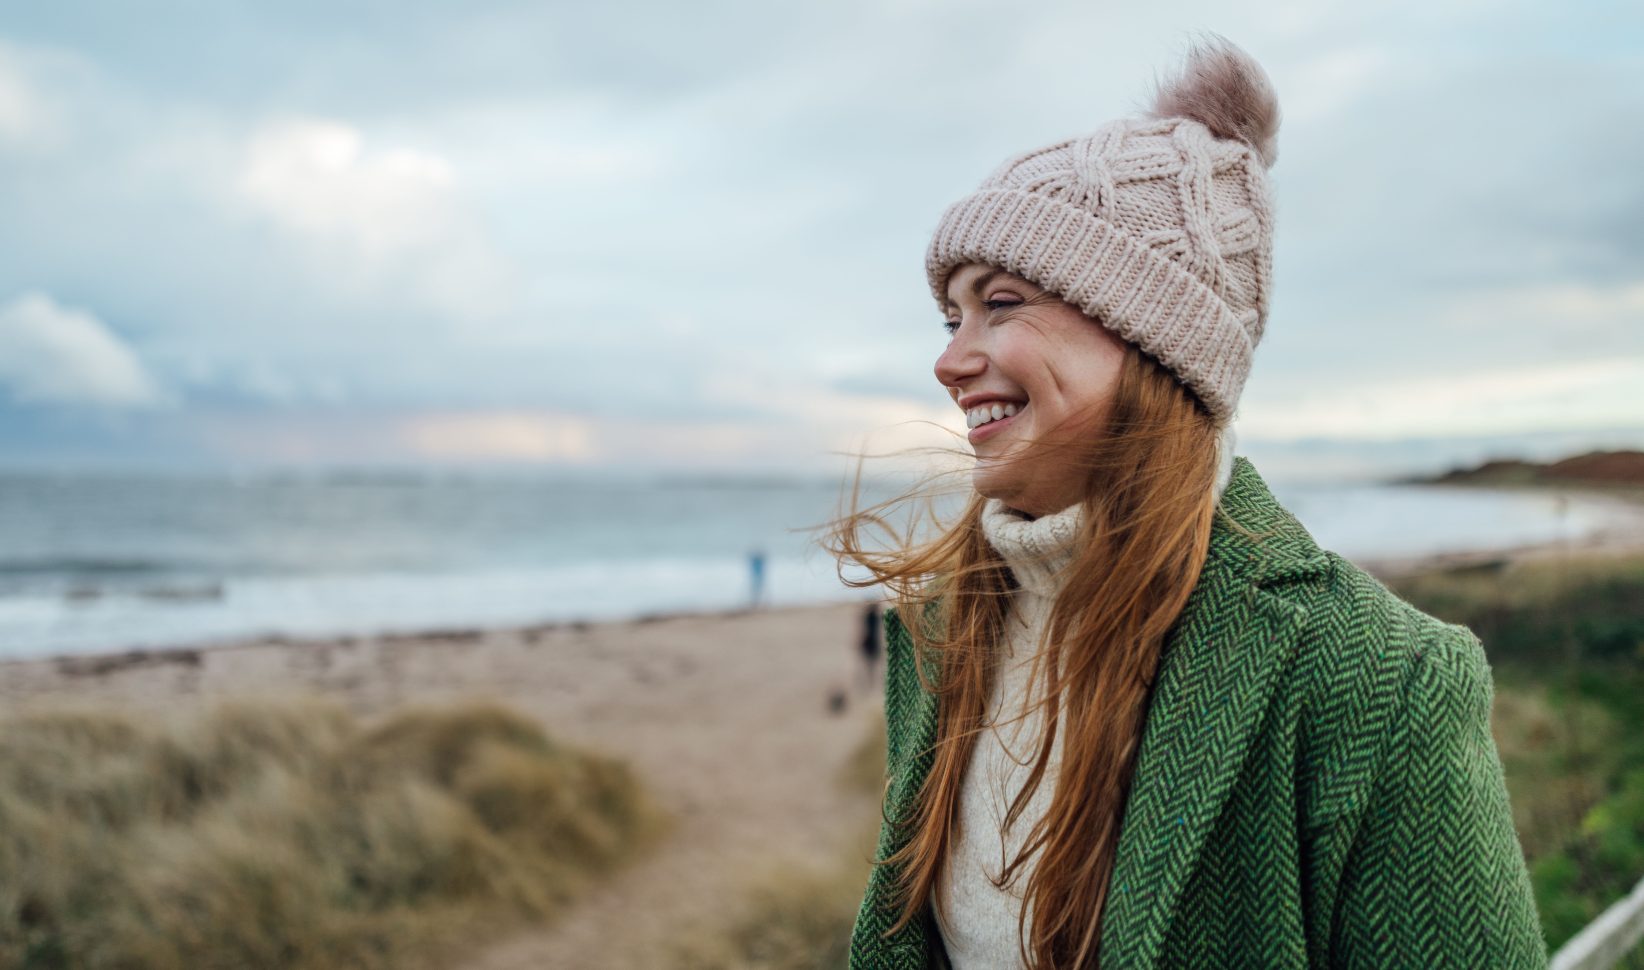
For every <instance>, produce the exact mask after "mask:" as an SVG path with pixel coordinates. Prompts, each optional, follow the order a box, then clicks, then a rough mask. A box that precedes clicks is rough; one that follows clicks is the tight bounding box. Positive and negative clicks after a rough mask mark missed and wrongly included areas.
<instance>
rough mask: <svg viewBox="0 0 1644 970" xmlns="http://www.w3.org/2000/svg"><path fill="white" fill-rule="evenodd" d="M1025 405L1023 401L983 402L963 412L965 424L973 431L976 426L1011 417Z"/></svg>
mask: <svg viewBox="0 0 1644 970" xmlns="http://www.w3.org/2000/svg"><path fill="white" fill-rule="evenodd" d="M1025 407H1027V405H1026V404H1025V403H1024V404H1017V403H1015V402H1014V401H1012V402H1010V403H1000V402H998V401H995V402H993V403H992V404H983V405H980V406H978V407H974V408H970V409H969V410H967V411H966V412H965V426H966V427H967V428H969V429H970V430H972V431H975V430H976V429H977V428H980V427H984V426H986V425H989V424H992V423H993V422H995V421H1003V420H1004V419H1006V418H1013V417H1015V416H1016V415H1017V414H1018V413H1019V412H1020V411H1021V410H1022V409H1023V408H1025Z"/></svg>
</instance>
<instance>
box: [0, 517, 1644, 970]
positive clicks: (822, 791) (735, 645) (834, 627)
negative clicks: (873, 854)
mask: <svg viewBox="0 0 1644 970" xmlns="http://www.w3.org/2000/svg"><path fill="white" fill-rule="evenodd" d="M1616 501H1618V502H1622V503H1625V504H1627V505H1628V506H1629V507H1630V508H1631V509H1632V515H1631V516H1630V517H1629V518H1625V519H1624V520H1621V521H1622V525H1620V526H1618V527H1617V528H1615V529H1612V530H1610V531H1607V532H1605V533H1604V534H1602V535H1600V536H1596V537H1593V538H1591V539H1589V540H1585V541H1582V542H1579V543H1565V544H1562V545H1547V546H1534V547H1526V548H1521V549H1514V550H1495V551H1490V552H1477V553H1452V554H1446V555H1443V556H1426V557H1417V558H1409V559H1404V560H1387V561H1381V562H1365V563H1364V565H1365V566H1367V567H1368V568H1370V569H1371V570H1372V571H1374V572H1376V573H1378V574H1379V575H1382V576H1384V577H1386V576H1391V575H1393V574H1395V573H1397V572H1400V571H1404V570H1410V569H1419V568H1423V567H1425V566H1432V565H1439V566H1448V567H1455V566H1466V565H1471V564H1477V563H1480V562H1494V563H1497V564H1507V563H1511V562H1513V561H1519V560H1528V559H1538V558H1544V557H1548V556H1558V555H1582V556H1586V555H1595V554H1596V555H1605V554H1619V553H1625V552H1636V551H1640V550H1644V505H1640V504H1638V503H1637V502H1635V501H1630V500H1628V499H1624V498H1617V499H1616ZM1628 523H1630V524H1628ZM862 608H863V607H862V605H861V604H834V605H821V606H810V607H800V608H785V609H770V610H760V611H752V612H746V611H744V612H734V613H719V614H699V615H679V616H667V617H656V618H647V619H636V620H629V621H623V622H612V623H596V624H590V623H569V624H552V625H540V626H528V627H520V628H513V629H496V630H479V629H473V630H470V629H459V630H446V631H428V632H425V633H421V634H415V635H383V636H365V637H342V638H329V639H315V640H291V639H264V640H256V641H249V642H238V643H226V644H220V645H214V646H209V647H200V648H192V647H191V648H180V649H170V650H147V651H132V652H127V653H113V654H100V655H88V656H65V657H56V658H43V659H26V660H13V661H8V662H3V663H0V702H3V703H5V704H6V705H8V706H12V707H15V706H18V705H25V704H28V703H31V702H50V701H53V700H64V699H69V700H74V701H77V702H93V703H101V702H107V703H110V704H119V705H135V706H138V707H154V708H166V709H172V708H177V707H179V706H188V705H194V704H201V703H206V702H209V701H211V700H213V699H217V698H224V697H231V696H245V695H255V694H281V693H287V692H304V693H320V694H324V695H327V696H330V697H334V698H337V699H340V700H342V701H344V702H345V703H346V704H347V705H348V706H349V707H351V708H352V709H353V710H354V711H355V712H356V713H359V714H361V715H364V716H370V715H373V714H376V713H379V712H382V711H385V710H387V709H389V708H393V707H396V706H399V705H403V704H408V703H418V702H442V701H451V700H457V699H468V698H486V699H494V700H498V701H501V702H503V703H506V704H508V705H511V706H513V707H515V708H517V709H518V710H520V711H522V712H524V713H526V714H528V715H530V716H532V717H535V718H538V719H540V721H541V723H542V724H543V725H544V727H545V728H546V729H547V730H549V731H550V732H551V733H552V734H553V735H554V736H556V737H559V738H563V739H564V740H566V741H569V742H573V743H576V744H578V745H582V746H584V747H587V748H589V749H593V750H598V751H602V752H606V753H609V754H612V755H615V756H618V757H621V758H624V759H626V760H627V761H628V762H629V763H630V764H632V765H633V767H634V768H635V769H636V770H637V772H638V773H639V775H640V777H641V778H642V779H643V780H644V782H645V783H646V784H647V785H648V786H649V788H650V789H651V791H652V792H653V793H654V794H655V795H656V797H657V799H658V800H659V801H660V802H661V804H662V805H663V807H664V808H665V809H666V810H667V811H668V812H669V813H670V814H671V815H672V817H673V818H674V820H675V828H674V830H673V831H672V833H671V835H670V836H669V837H668V838H667V839H666V840H665V841H664V842H663V843H662V844H661V845H660V846H659V847H658V848H657V849H656V850H655V851H654V852H653V853H652V854H650V855H648V856H646V857H644V858H642V859H640V860H639V861H638V862H636V863H634V864H633V865H631V866H629V867H628V868H625V869H623V870H621V871H619V872H618V873H617V874H616V875H615V876H614V877H613V878H611V879H610V880H609V881H607V882H605V883H602V884H601V885H599V886H598V887H596V888H595V889H593V890H592V891H591V893H590V894H589V895H588V896H587V897H586V898H584V899H583V900H582V901H580V902H579V903H577V904H576V905H575V906H574V907H573V908H572V909H571V910H570V911H569V912H568V913H567V914H565V916H564V917H563V918H562V919H560V920H559V921H558V922H556V923H554V924H552V925H551V926H548V927H546V928H543V929H540V930H533V931H528V932H525V933H522V934H519V935H517V936H514V937H512V938H509V939H505V940H499V941H496V942H495V943H494V944H491V945H490V946H488V947H487V948H484V949H480V950H477V951H475V953H474V955H473V957H472V958H471V959H469V960H467V961H466V962H464V963H462V964H461V966H462V967H463V968H464V970H526V968H538V967H556V968H578V967H590V968H592V967H601V968H612V967H617V968H621V967H641V966H655V965H659V963H658V961H659V960H663V959H664V955H665V954H666V953H667V952H668V947H669V945H670V944H672V943H674V942H676V941H677V940H678V938H679V937H680V936H681V934H682V933H683V932H685V931H687V930H690V929H695V928H700V927H703V926H713V925H717V924H721V923H723V922H724V921H725V919H726V918H727V913H728V912H729V911H730V910H731V908H732V906H733V905H734V902H735V901H736V900H738V899H740V898H741V897H742V895H743V893H744V892H745V891H746V888H747V886H748V885H749V882H750V880H751V879H754V878H756V877H757V876H758V875H760V874H761V873H763V872H766V871H768V870H770V869H772V868H775V867H782V866H788V865H795V866H801V867H803V866H807V865H814V866H830V865H837V864H838V863H839V860H840V859H842V858H851V857H852V854H853V853H854V854H856V855H859V856H861V857H862V858H864V859H865V858H866V855H867V853H869V852H870V851H871V845H870V844H869V843H868V842H867V841H866V840H865V837H864V833H867V834H868V835H867V838H871V833H872V832H873V831H874V822H875V813H876V810H877V807H878V806H877V802H876V799H875V797H874V795H873V794H869V793H865V792H862V791H850V790H847V789H846V788H844V787H842V786H841V785H839V784H838V782H837V781H836V777H837V775H838V772H839V770H840V768H841V766H842V765H843V764H844V763H845V762H846V761H847V760H848V758H849V756H850V754H851V752H852V751H853V750H854V749H855V748H857V746H858V745H860V744H861V743H862V742H863V740H864V739H865V738H867V737H869V736H870V735H871V733H872V732H873V731H874V730H875V727H876V721H877V719H878V718H879V717H880V716H881V712H880V706H881V699H880V694H879V685H878V684H877V682H869V681H867V680H865V679H864V677H863V671H862V669H861V666H860V659H859V656H858V654H857V649H858V636H859V629H860V616H861V610H862ZM840 693H843V695H844V696H845V697H846V698H847V700H846V702H845V703H844V704H843V705H842V709H839V708H840V705H838V704H837V703H836V700H837V698H836V695H838V694H840Z"/></svg>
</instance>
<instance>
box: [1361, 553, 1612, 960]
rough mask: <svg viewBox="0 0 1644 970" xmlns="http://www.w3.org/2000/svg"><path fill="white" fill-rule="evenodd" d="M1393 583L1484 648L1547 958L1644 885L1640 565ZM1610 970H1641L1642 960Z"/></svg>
mask: <svg viewBox="0 0 1644 970" xmlns="http://www.w3.org/2000/svg"><path fill="white" fill-rule="evenodd" d="M1393 586H1394V588H1395V589H1397V590H1398V591H1399V593H1400V594H1401V595H1404V596H1405V597H1406V598H1408V599H1410V600H1411V601H1412V602H1413V603H1415V604H1416V605H1417V606H1419V607H1421V608H1422V609H1425V610H1427V611H1428V612H1431V613H1433V614H1435V615H1437V616H1439V617H1442V618H1443V619H1446V620H1449V621H1451V622H1455V623H1464V624H1466V625H1467V626H1468V627H1470V628H1471V629H1472V630H1473V632H1475V633H1477V634H1478V636H1479V638H1480V639H1481V640H1482V641H1483V642H1484V645H1485V649H1486V651H1487V652H1488V654H1489V658H1490V663H1491V668H1492V672H1493V675H1494V679H1495V684H1496V704H1495V718H1494V730H1495V735H1496V743H1497V747H1498V749H1499V750H1500V752H1501V757H1502V763H1503V765H1504V766H1505V768H1506V771H1507V787H1508V791H1509V793H1510V795H1511V797H1512V801H1513V812H1514V821H1515V823H1516V825H1517V827H1518V832H1519V839H1520V842H1521V843H1522V844H1523V846H1524V852H1525V856H1526V858H1527V859H1528V861H1529V864H1530V875H1531V879H1532V881H1533V882H1534V884H1535V889H1536V903H1537V907H1538V909H1539V910H1540V913H1541V919H1542V926H1543V929H1544V930H1545V931H1546V933H1547V939H1548V943H1549V944H1550V945H1551V946H1552V947H1554V948H1557V947H1558V946H1560V945H1562V944H1563V943H1564V942H1566V941H1567V940H1569V938H1570V937H1571V936H1573V935H1575V933H1576V932H1578V931H1579V930H1580V929H1581V928H1582V927H1584V926H1586V925H1587V924H1588V923H1590V922H1592V920H1593V919H1594V918H1596V917H1597V916H1598V915H1599V914H1600V913H1601V912H1603V911H1604V909H1605V908H1606V907H1608V906H1610V905H1611V904H1612V903H1614V902H1616V901H1617V900H1618V899H1620V898H1621V897H1623V896H1624V895H1626V893H1627V892H1628V891H1629V890H1631V889H1632V888H1633V886H1635V885H1637V884H1638V882H1639V881H1640V880H1644V731H1640V726H1641V725H1644V557H1641V556H1636V555H1635V556H1624V557H1623V556H1616V557H1597V556H1595V557H1590V558H1575V559H1567V558H1553V559H1543V560H1540V561H1535V562H1521V563H1516V564H1512V565H1511V566H1510V567H1506V566H1504V567H1499V568H1481V567H1479V566H1470V567H1466V568H1462V569H1457V570H1439V571H1433V572H1428V573H1423V574H1420V575H1413V576H1409V577H1407V578H1405V579H1402V580H1395V581H1394V582H1393ZM1620 966H1623V967H1632V968H1644V953H1640V952H1635V953H1634V954H1632V955H1631V956H1630V958H1629V960H1628V961H1626V962H1623V963H1622V964H1620Z"/></svg>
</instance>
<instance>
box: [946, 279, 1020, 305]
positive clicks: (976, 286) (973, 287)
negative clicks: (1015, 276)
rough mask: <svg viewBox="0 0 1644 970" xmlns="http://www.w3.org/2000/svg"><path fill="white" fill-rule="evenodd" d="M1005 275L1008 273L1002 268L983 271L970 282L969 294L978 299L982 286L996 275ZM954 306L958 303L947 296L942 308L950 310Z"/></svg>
mask: <svg viewBox="0 0 1644 970" xmlns="http://www.w3.org/2000/svg"><path fill="white" fill-rule="evenodd" d="M1006 275H1008V274H1007V273H1006V272H1005V271H1004V270H1002V269H996V270H993V271H992V272H990V273H983V274H982V275H981V276H978V277H977V278H976V281H975V282H974V283H971V284H970V295H971V296H974V297H976V298H978V299H980V298H981V296H982V287H984V286H987V285H988V284H989V283H991V282H993V278H994V277H996V276H1006ZM956 306H958V304H957V303H955V302H954V301H953V298H952V297H948V299H947V301H946V303H945V304H944V305H943V308H944V309H948V310H951V309H953V308H954V307H956Z"/></svg>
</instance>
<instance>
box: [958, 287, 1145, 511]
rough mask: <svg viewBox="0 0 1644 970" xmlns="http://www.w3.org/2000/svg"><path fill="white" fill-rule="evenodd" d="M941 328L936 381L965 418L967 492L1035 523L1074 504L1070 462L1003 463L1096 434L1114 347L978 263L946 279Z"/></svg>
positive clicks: (1078, 479)
mask: <svg viewBox="0 0 1644 970" xmlns="http://www.w3.org/2000/svg"><path fill="white" fill-rule="evenodd" d="M947 329H948V332H949V333H950V334H951V340H950V342H949V343H948V347H947V350H945V351H943V352H942V355H941V356H940V357H938V358H937V359H936V379H937V380H938V381H941V382H942V385H943V386H944V387H946V388H947V389H948V394H949V395H950V396H952V398H953V400H954V403H956V404H958V405H959V407H960V409H961V410H963V411H964V412H965V413H966V424H967V425H968V426H969V428H970V436H969V437H970V445H971V448H972V449H973V450H974V451H975V452H976V467H975V470H974V472H973V473H972V479H973V481H974V483H975V486H976V490H977V491H978V492H980V493H982V494H983V495H985V496H987V497H989V498H997V499H999V500H1000V501H1002V502H1004V503H1005V504H1006V505H1008V506H1010V507H1011V508H1014V509H1019V510H1021V511H1023V512H1026V513H1028V514H1030V515H1035V516H1037V515H1047V514H1049V513H1051V512H1057V511H1060V510H1061V509H1064V508H1067V507H1068V506H1069V505H1072V504H1073V503H1074V502H1077V501H1079V499H1080V491H1081V488H1082V485H1083V480H1084V471H1083V470H1082V469H1081V468H1080V467H1079V466H1078V464H1077V463H1074V462H1070V461H1066V460H1062V461H1055V460H1054V458H1053V457H1052V458H1050V459H1048V460H1047V459H1043V458H1035V459H1029V460H1027V461H1010V460H1007V459H1013V458H1019V457H1020V456H1021V455H1023V454H1024V453H1025V449H1026V448H1027V445H1028V444H1029V443H1030V442H1035V441H1037V442H1042V443H1044V444H1046V445H1061V446H1065V445H1069V444H1071V443H1073V442H1076V441H1078V440H1080V439H1081V438H1084V437H1086V436H1089V435H1093V434H1099V433H1101V429H1102V428H1103V427H1105V425H1106V421H1107V416H1108V409H1109V406H1110V403H1109V402H1110V400H1111V396H1112V393H1113V389H1114V387H1115V386H1116V385H1117V383H1118V378H1119V371H1120V365H1121V364H1122V363H1123V361H1124V357H1125V353H1126V346H1125V343H1124V341H1123V340H1121V339H1120V338H1119V337H1117V336H1115V335H1114V334H1113V333H1111V332H1110V331H1108V330H1107V328H1105V327H1103V326H1102V325H1100V324H1098V323H1097V322H1096V321H1094V320H1092V319H1091V318H1089V317H1087V316H1085V315H1084V314H1083V313H1082V312H1080V311H1079V310H1078V309H1077V308H1075V307H1073V306H1072V305H1070V304H1068V303H1066V302H1064V301H1063V300H1061V299H1060V298H1059V297H1056V296H1054V295H1052V294H1051V293H1048V292H1046V291H1045V290H1044V289H1042V288H1041V287H1039V286H1037V285H1035V284H1033V283H1030V282H1028V281H1026V280H1024V279H1022V278H1021V277H1019V276H1015V275H1013V274H1011V273H1007V272H1005V271H1004V270H1001V269H997V268H995V267H992V266H987V265H983V264H980V263H967V264H965V265H963V266H960V267H959V268H957V269H955V270H954V271H953V275H951V276H949V277H948V291H947ZM996 415H998V416H999V417H995V416H996Z"/></svg>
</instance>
